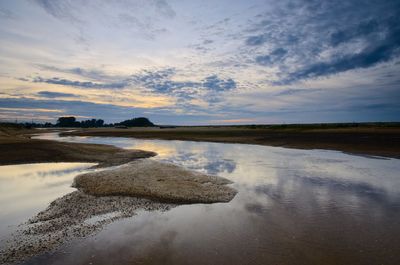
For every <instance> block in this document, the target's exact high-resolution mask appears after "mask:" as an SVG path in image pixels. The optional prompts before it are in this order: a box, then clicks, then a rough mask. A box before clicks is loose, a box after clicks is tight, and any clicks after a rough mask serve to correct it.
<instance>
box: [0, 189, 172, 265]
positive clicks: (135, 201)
mask: <svg viewBox="0 0 400 265" xmlns="http://www.w3.org/2000/svg"><path fill="white" fill-rule="evenodd" d="M175 206H177V205H176V204H167V203H158V202H154V201H150V200H148V199H143V198H134V197H126V196H125V197H123V196H108V197H98V196H92V195H87V194H84V193H83V192H81V191H75V192H72V193H70V194H67V195H65V196H63V197H61V198H59V199H57V200H55V201H53V202H52V203H51V204H50V206H49V207H48V208H47V209H46V210H44V211H43V212H40V213H39V214H37V215H36V216H35V217H33V218H32V219H30V220H29V221H28V222H26V223H24V224H21V225H20V228H19V230H18V231H17V232H16V233H14V235H13V237H12V238H11V239H9V240H8V241H6V242H1V243H2V244H1V245H2V247H1V248H0V263H1V264H12V263H16V262H21V261H24V260H27V259H29V258H30V257H33V256H36V255H39V254H42V253H45V252H52V251H55V250H56V249H57V248H59V247H60V246H61V245H62V244H65V243H67V242H69V241H71V240H73V239H76V238H83V237H86V236H89V235H92V234H95V233H96V232H99V231H100V230H101V229H102V228H103V227H104V226H105V225H107V224H109V223H111V222H114V221H116V220H119V219H121V218H127V217H131V216H134V215H136V213H137V211H138V210H146V211H155V210H157V211H166V210H169V209H171V208H172V207H175Z"/></svg>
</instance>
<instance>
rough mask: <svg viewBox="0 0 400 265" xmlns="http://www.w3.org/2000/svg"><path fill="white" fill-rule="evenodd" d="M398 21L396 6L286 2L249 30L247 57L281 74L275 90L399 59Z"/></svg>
mask: <svg viewBox="0 0 400 265" xmlns="http://www.w3.org/2000/svg"><path fill="white" fill-rule="evenodd" d="M399 17H400V3H399V2H398V1H395V0H388V1H385V2H384V3H383V2H377V1H370V2H365V1H359V0H353V1H348V2H346V3H342V4H337V3H333V2H331V1H318V2H316V1H298V2H295V3H289V2H286V1H285V2H283V3H282V5H273V6H272V8H271V10H270V11H267V12H265V13H262V14H260V15H259V16H258V17H257V20H256V22H254V23H253V24H252V25H250V26H249V27H248V28H247V31H248V32H251V33H252V34H253V35H251V36H245V47H248V48H247V49H245V51H247V52H249V53H250V54H252V53H253V54H255V57H254V61H255V63H257V64H258V65H261V66H265V67H271V66H274V67H277V68H278V69H279V72H278V73H277V75H276V76H275V78H276V80H277V82H274V84H290V83H294V82H297V81H299V80H304V79H314V78H318V77H323V76H329V75H332V74H337V73H342V72H346V71H349V70H354V69H362V68H368V67H371V66H375V65H377V64H379V63H384V62H388V61H390V60H393V59H395V58H398V57H399V52H400V51H399V48H400V37H399V36H400V19H399ZM254 33H257V34H254ZM254 49H255V50H254ZM266 50H268V51H271V50H272V52H269V53H267V54H265V51H266ZM260 53H261V54H263V53H264V54H265V55H260Z"/></svg>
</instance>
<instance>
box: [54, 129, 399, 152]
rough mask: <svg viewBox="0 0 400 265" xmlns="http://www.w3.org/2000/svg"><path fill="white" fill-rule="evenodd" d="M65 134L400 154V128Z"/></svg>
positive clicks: (70, 133)
mask: <svg viewBox="0 0 400 265" xmlns="http://www.w3.org/2000/svg"><path fill="white" fill-rule="evenodd" d="M61 135H64V136H68V135H69V136H109V137H134V138H140V139H164V140H188V141H189V140H190V141H206V142H223V143H244V144H257V145H267V146H281V147H289V148H296V149H327V150H338V151H343V152H346V153H353V154H361V155H372V156H383V157H392V158H400V128H399V127H398V126H397V127H395V126H394V127H374V126H371V127H354V128H352V127H349V128H329V127H328V128H318V127H317V128H313V127H311V128H307V127H305V128H303V127H291V126H288V127H287V128H263V127H261V128H258V127H255V128H251V127H243V126H236V127H228V126H221V127H176V128H165V129H160V128H158V127H156V128H130V129H115V128H96V129H80V130H77V131H74V132H65V133H62V134H61Z"/></svg>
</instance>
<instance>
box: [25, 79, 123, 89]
mask: <svg viewBox="0 0 400 265" xmlns="http://www.w3.org/2000/svg"><path fill="white" fill-rule="evenodd" d="M32 81H33V82H34V83H47V84H54V85H63V86H73V87H82V88H99V89H122V88H124V87H126V86H128V85H129V82H127V81H122V82H116V83H95V82H90V81H85V82H82V81H73V80H68V79H64V78H59V77H53V78H48V79H46V78H42V77H35V78H34V79H33V80H32Z"/></svg>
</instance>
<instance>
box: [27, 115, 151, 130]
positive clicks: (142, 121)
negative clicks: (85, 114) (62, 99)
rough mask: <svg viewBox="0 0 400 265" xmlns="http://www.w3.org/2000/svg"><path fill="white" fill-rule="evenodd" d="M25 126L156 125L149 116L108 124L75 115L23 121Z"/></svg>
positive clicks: (91, 126) (100, 120) (92, 126)
mask: <svg viewBox="0 0 400 265" xmlns="http://www.w3.org/2000/svg"><path fill="white" fill-rule="evenodd" d="M22 125H24V126H25V127H34V128H43V127H45V128H51V127H72V128H94V127H152V126H155V125H154V123H152V122H151V121H150V120H149V119H148V118H145V117H138V118H132V119H129V120H124V121H121V122H117V123H108V124H106V123H105V122H104V120H102V119H90V120H83V121H78V120H77V119H76V118H75V117H73V116H69V117H59V118H58V119H57V122H56V123H55V124H53V123H50V122H46V123H44V124H43V123H33V122H32V123H22Z"/></svg>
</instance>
